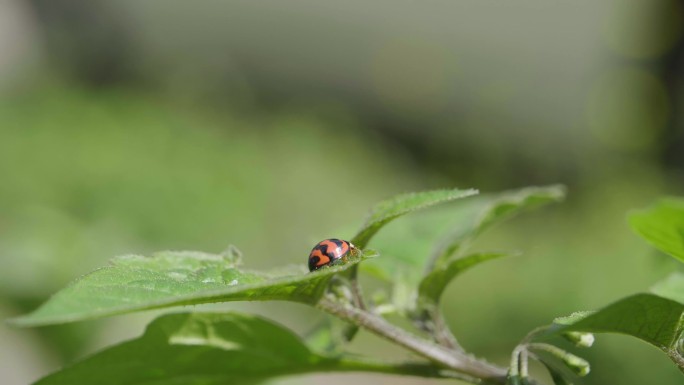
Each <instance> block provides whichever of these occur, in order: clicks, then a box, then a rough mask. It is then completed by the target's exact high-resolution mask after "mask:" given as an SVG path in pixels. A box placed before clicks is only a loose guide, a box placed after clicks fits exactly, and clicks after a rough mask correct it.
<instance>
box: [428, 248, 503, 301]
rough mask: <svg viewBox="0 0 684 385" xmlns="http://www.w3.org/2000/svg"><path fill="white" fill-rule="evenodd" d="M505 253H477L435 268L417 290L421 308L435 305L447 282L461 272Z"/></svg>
mask: <svg viewBox="0 0 684 385" xmlns="http://www.w3.org/2000/svg"><path fill="white" fill-rule="evenodd" d="M506 255H508V254H505V253H477V254H471V255H468V256H466V257H463V258H459V259H456V260H453V261H451V262H450V263H449V264H448V265H447V266H445V267H442V268H437V269H435V270H433V271H431V272H430V274H428V275H426V276H425V277H424V278H423V280H422V281H421V282H420V286H419V288H418V300H419V301H420V302H421V305H422V306H426V305H427V306H429V305H436V304H437V303H439V300H440V298H441V296H442V293H443V292H444V289H446V287H447V285H448V284H449V282H451V280H452V279H454V278H455V277H456V276H458V275H459V274H461V273H462V272H464V271H466V270H468V269H470V268H471V267H474V266H476V265H478V264H480V263H482V262H485V261H489V260H492V259H496V258H501V257H503V256H506Z"/></svg>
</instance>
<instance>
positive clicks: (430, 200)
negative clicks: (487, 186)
mask: <svg viewBox="0 0 684 385" xmlns="http://www.w3.org/2000/svg"><path fill="white" fill-rule="evenodd" d="M475 194H477V190H473V189H468V190H459V189H453V190H433V191H424V192H419V193H410V194H403V195H398V196H396V197H394V198H392V199H389V200H386V201H383V202H380V203H379V204H377V205H376V206H375V207H374V208H373V209H372V210H371V212H370V215H369V216H368V219H367V220H366V223H365V224H364V225H363V227H362V228H361V230H359V232H358V233H357V234H356V236H354V238H353V239H352V243H354V244H355V245H356V246H357V247H360V248H365V247H366V245H367V244H368V241H370V239H371V238H372V237H373V235H375V234H376V233H377V232H378V231H379V230H380V229H381V228H382V226H384V225H386V224H387V223H389V222H390V221H392V220H394V219H396V218H398V217H400V216H402V215H404V214H408V213H410V212H413V211H416V210H419V209H423V208H427V207H430V206H434V205H436V204H438V203H443V202H449V201H453V200H455V199H459V198H465V197H469V196H472V195H475Z"/></svg>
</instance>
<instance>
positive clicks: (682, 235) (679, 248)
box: [629, 198, 684, 262]
mask: <svg viewBox="0 0 684 385" xmlns="http://www.w3.org/2000/svg"><path fill="white" fill-rule="evenodd" d="M629 223H630V225H631V226H632V228H633V229H634V230H635V231H636V232H637V233H638V234H639V235H641V236H642V237H644V239H646V241H648V243H650V244H651V245H653V246H654V247H655V248H657V249H658V250H660V251H662V252H664V253H667V254H670V255H671V256H673V257H675V258H677V259H679V260H680V261H682V262H684V199H677V198H668V199H662V200H660V201H659V202H657V203H656V204H655V205H653V206H652V207H650V208H648V209H645V210H640V211H636V212H634V213H632V214H631V215H630V216H629Z"/></svg>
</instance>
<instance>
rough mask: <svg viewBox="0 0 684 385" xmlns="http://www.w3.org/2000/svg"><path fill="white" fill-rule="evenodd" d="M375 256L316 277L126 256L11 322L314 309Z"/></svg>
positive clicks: (203, 259) (194, 255) (215, 258)
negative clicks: (252, 305) (191, 308)
mask: <svg viewBox="0 0 684 385" xmlns="http://www.w3.org/2000/svg"><path fill="white" fill-rule="evenodd" d="M371 256H374V254H373V253H372V252H366V254H365V255H362V256H359V257H358V258H354V259H353V260H350V261H349V262H348V263H346V264H343V265H338V266H331V267H328V268H325V269H321V270H318V271H316V272H314V273H308V272H305V271H304V268H303V267H302V269H298V272H297V273H294V274H282V273H281V274H266V273H262V272H255V271H247V270H242V269H240V268H239V267H238V259H236V258H234V255H232V254H229V255H214V254H205V253H199V252H160V253H156V254H154V255H153V256H151V257H143V256H137V255H132V256H123V257H118V258H114V259H113V260H112V262H111V265H110V266H107V267H104V268H101V269H98V270H95V271H93V272H92V273H90V274H87V275H85V276H83V277H81V278H79V279H77V280H76V281H75V282H73V283H72V284H71V285H69V286H68V287H66V288H64V289H62V290H61V291H59V292H57V294H55V295H54V296H52V298H50V299H49V300H48V301H47V302H46V303H44V304H43V305H42V306H41V307H39V308H38V309H37V310H35V311H34V312H33V313H30V314H28V315H26V316H23V317H19V318H15V319H13V320H10V323H12V324H15V325H18V326H39V325H48V324H56V323H63V322H73V321H80V320H86V319H92V318H96V317H103V316H110V315H115V314H122V313H129V312H133V311H140V310H146V309H156V308H163V307H170V306H178V305H195V304H202V303H210V302H225V301H268V300H282V301H294V302H302V303H308V304H314V303H316V302H317V301H318V299H319V298H320V296H321V295H322V294H323V292H324V290H325V288H326V287H327V284H328V282H329V281H330V279H331V278H332V277H333V275H334V274H336V273H339V272H341V271H343V270H346V269H348V268H349V267H350V266H353V265H355V264H356V263H358V262H359V261H361V260H362V259H366V258H369V257H371Z"/></svg>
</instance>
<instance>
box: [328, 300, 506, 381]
mask: <svg viewBox="0 0 684 385" xmlns="http://www.w3.org/2000/svg"><path fill="white" fill-rule="evenodd" d="M317 306H318V308H319V309H321V310H323V311H325V312H327V313H330V314H332V315H335V316H337V317H339V318H341V319H343V320H345V321H348V322H351V323H352V324H354V325H357V326H360V327H362V328H364V329H367V330H369V331H370V332H372V333H374V334H376V335H378V336H380V337H383V338H385V339H387V340H389V341H391V342H393V343H395V344H397V345H400V346H403V347H404V348H406V349H408V350H411V351H413V352H414V353H417V354H418V355H420V356H422V357H425V358H427V359H428V360H430V361H432V362H434V363H436V364H438V365H440V366H443V367H445V368H448V369H452V370H454V371H456V372H459V373H462V374H465V375H467V376H469V377H473V378H474V379H477V381H478V382H486V383H493V384H505V383H506V370H505V369H503V368H500V367H498V366H494V365H492V364H489V363H487V362H484V361H481V360H478V359H475V358H473V357H471V356H469V355H466V354H464V353H463V352H459V351H455V350H451V349H447V348H445V347H443V346H439V345H437V344H434V343H432V342H430V341H426V340H423V339H421V338H418V337H416V336H414V335H412V334H410V333H409V332H407V331H405V330H404V329H401V328H398V327H396V326H394V325H393V324H391V323H389V322H387V321H386V320H385V319H384V318H382V317H380V316H377V315H375V314H373V313H370V312H367V311H365V310H362V309H359V308H356V307H353V306H350V305H349V304H342V303H339V302H336V301H334V300H332V299H330V298H327V297H324V298H322V299H321V300H320V301H319V302H318V305H317Z"/></svg>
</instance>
